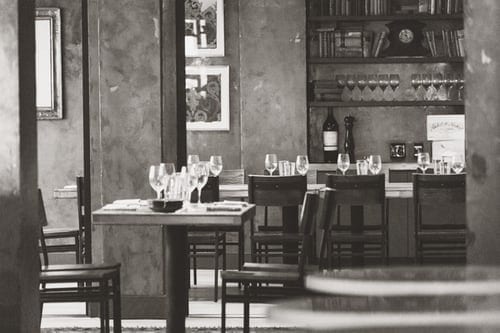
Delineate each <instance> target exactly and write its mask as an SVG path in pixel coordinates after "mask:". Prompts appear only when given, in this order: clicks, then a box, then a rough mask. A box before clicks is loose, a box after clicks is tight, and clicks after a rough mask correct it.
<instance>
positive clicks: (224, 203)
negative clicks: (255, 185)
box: [212, 200, 248, 207]
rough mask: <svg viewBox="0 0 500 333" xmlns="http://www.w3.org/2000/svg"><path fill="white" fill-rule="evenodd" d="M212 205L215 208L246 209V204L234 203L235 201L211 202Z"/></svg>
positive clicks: (241, 202)
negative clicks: (231, 207)
mask: <svg viewBox="0 0 500 333" xmlns="http://www.w3.org/2000/svg"><path fill="white" fill-rule="evenodd" d="M212 204H213V205H216V206H219V205H221V206H234V207H248V202H244V201H235V200H224V201H219V202H213V203H212Z"/></svg>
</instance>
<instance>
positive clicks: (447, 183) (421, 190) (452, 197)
mask: <svg viewBox="0 0 500 333" xmlns="http://www.w3.org/2000/svg"><path fill="white" fill-rule="evenodd" d="M413 204H414V210H415V230H416V231H419V230H421V229H426V228H427V229H443V228H444V229H463V228H465V219H463V221H462V220H461V221H457V220H456V219H454V218H448V219H438V221H436V218H433V219H427V220H428V221H423V219H422V215H423V213H422V208H423V207H429V208H431V207H433V208H438V209H439V210H440V211H442V209H450V206H452V205H465V174H459V175H424V174H414V175H413Z"/></svg>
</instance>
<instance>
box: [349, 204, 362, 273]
mask: <svg viewBox="0 0 500 333" xmlns="http://www.w3.org/2000/svg"><path fill="white" fill-rule="evenodd" d="M364 219H365V217H364V214H363V206H351V228H352V229H351V230H352V232H353V233H354V234H356V233H362V232H363V227H364V224H365V222H364ZM363 256H364V244H363V243H354V244H352V265H353V266H363V264H364V257H363Z"/></svg>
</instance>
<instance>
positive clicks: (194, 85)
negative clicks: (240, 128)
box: [186, 66, 230, 131]
mask: <svg viewBox="0 0 500 333" xmlns="http://www.w3.org/2000/svg"><path fill="white" fill-rule="evenodd" d="M229 120H230V117H229V66H187V67H186V129H187V130H188V131H229V130H230V123H229Z"/></svg>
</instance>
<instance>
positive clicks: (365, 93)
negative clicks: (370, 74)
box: [358, 74, 371, 101]
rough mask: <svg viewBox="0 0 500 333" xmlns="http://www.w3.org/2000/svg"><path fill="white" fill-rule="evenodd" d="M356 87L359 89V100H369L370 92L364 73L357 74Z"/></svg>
mask: <svg viewBox="0 0 500 333" xmlns="http://www.w3.org/2000/svg"><path fill="white" fill-rule="evenodd" d="M358 87H359V89H360V91H361V100H363V101H369V100H370V97H371V94H370V88H368V79H367V76H366V74H358Z"/></svg>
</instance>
